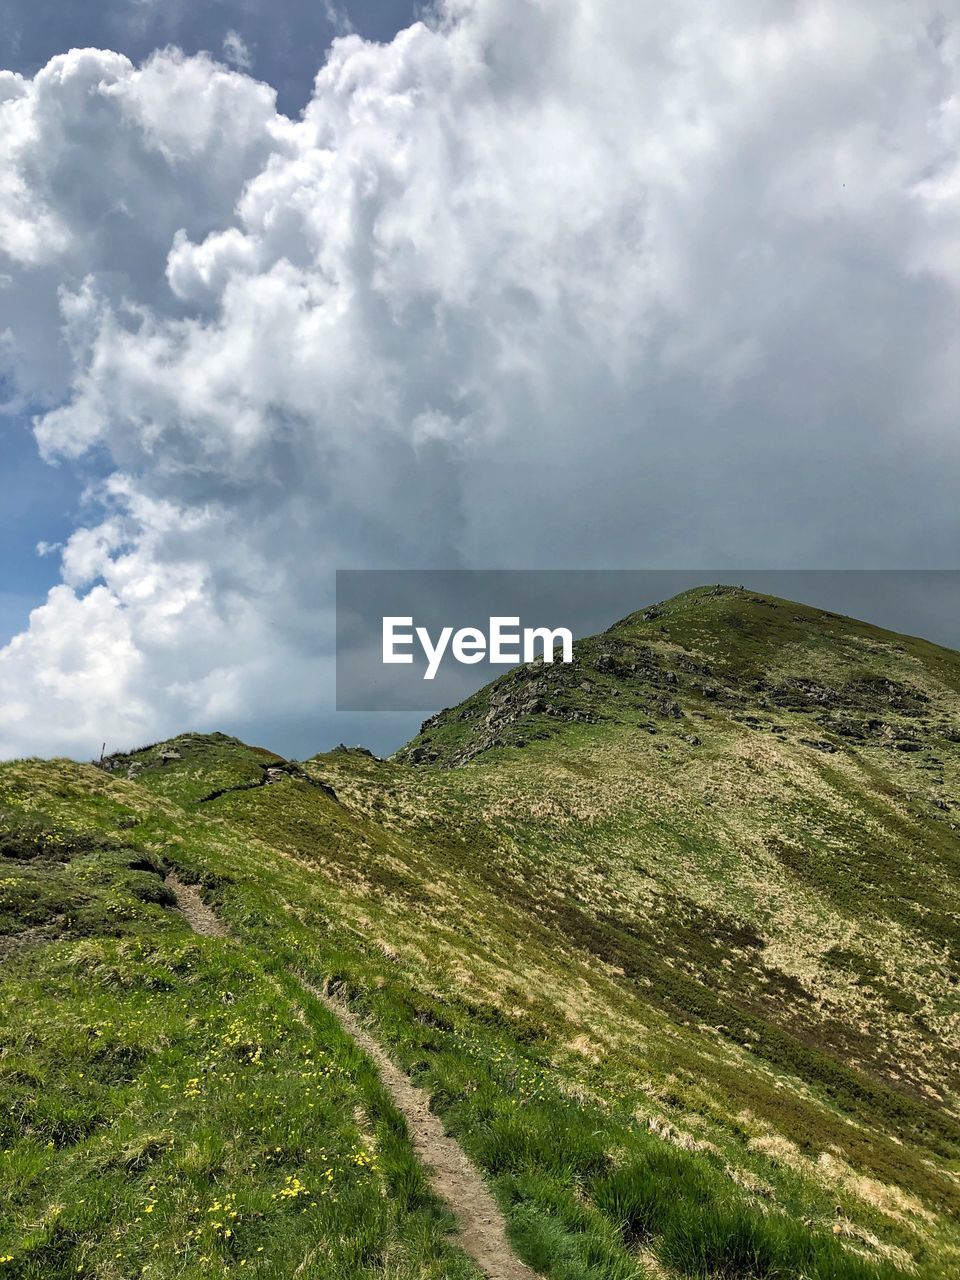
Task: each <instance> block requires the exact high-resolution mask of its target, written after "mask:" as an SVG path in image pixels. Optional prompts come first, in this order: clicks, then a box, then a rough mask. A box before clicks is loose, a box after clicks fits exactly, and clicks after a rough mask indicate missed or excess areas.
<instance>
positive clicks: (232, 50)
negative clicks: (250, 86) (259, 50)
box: [223, 27, 253, 71]
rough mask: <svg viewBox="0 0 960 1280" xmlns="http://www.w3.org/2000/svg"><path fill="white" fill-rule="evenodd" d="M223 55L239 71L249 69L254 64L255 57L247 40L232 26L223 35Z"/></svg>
mask: <svg viewBox="0 0 960 1280" xmlns="http://www.w3.org/2000/svg"><path fill="white" fill-rule="evenodd" d="M223 56H224V58H225V59H226V60H227V62H228V63H229V64H230V66H231V67H236V69H237V70H238V71H249V70H250V68H251V67H252V66H253V59H252V58H251V56H250V50H249V49H248V48H247V44H246V41H245V40H244V39H243V37H242V36H241V35H240V33H239V32H238V31H234V30H233V28H232V27H231V29H230V30H229V31H228V32H227V34H226V35H225V36H224V37H223Z"/></svg>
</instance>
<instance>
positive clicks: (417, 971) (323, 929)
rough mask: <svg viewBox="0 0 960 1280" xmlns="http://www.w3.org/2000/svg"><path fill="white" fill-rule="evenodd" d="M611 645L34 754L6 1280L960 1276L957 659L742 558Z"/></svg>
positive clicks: (10, 860) (10, 767)
mask: <svg viewBox="0 0 960 1280" xmlns="http://www.w3.org/2000/svg"><path fill="white" fill-rule="evenodd" d="M574 657H575V660H574V662H573V663H572V664H571V665H568V666H567V665H560V664H555V665H550V664H546V665H544V664H543V663H542V662H539V663H533V664H530V665H529V666H526V667H520V668H517V669H515V670H513V671H511V672H509V673H508V674H506V675H505V676H503V677H502V678H501V679H499V680H497V681H495V682H494V683H493V684H491V685H489V686H487V687H486V688H485V689H482V690H481V691H479V692H478V693H477V694H475V695H474V696H473V697H471V698H469V699H467V700H466V702H464V703H463V704H462V705H461V706H459V707H457V708H453V709H450V710H447V711H444V712H441V713H440V714H439V715H437V716H434V717H432V718H431V719H430V720H429V721H427V722H426V723H425V725H424V726H423V729H422V730H421V733H420V734H418V735H417V737H416V738H415V739H414V740H413V741H412V742H411V743H410V744H408V746H406V747H404V748H403V749H402V750H401V751H399V752H398V753H397V755H396V756H395V757H394V758H393V759H391V760H378V759H376V758H374V757H373V756H371V755H370V754H369V753H368V752H365V751H363V750H362V749H356V748H355V749H347V748H341V749H338V750H336V751H334V752H330V753H326V754H321V755H317V756H315V757H313V758H312V759H310V760H305V761H300V762H293V761H288V760H284V759H283V758H282V757H280V756H278V755H276V754H274V753H272V752H270V751H266V750H264V749H262V748H258V747H250V746H246V745H244V744H243V743H240V742H238V741H237V740H235V739H233V738H229V737H226V736H224V735H221V734H207V735H204V734H186V735H183V736H182V737H179V738H176V739H173V740H170V741H168V742H164V743H159V744H155V745H154V746H151V747H148V748H143V749H141V750H139V751H135V752H131V753H128V754H122V755H115V756H111V757H108V758H107V759H106V760H104V761H103V762H102V767H96V766H93V765H80V764H76V763H73V762H70V761H64V760H56V761H39V760H28V761H17V762H12V763H9V764H5V765H3V766H0V958H2V964H3V971H2V983H0V1001H2V1008H0V1095H2V1097H3V1099H4V1102H5V1103H6V1104H7V1105H6V1106H5V1107H4V1108H3V1109H2V1112H0V1127H2V1135H0V1137H2V1140H0V1188H2V1195H0V1205H2V1207H0V1258H3V1259H4V1261H3V1263H2V1267H3V1268H5V1269H4V1270H3V1271H2V1274H4V1275H7V1274H9V1275H10V1276H16V1277H31V1278H33V1277H37V1278H39V1277H44V1278H46V1277H66V1276H67V1275H70V1276H76V1275H78V1274H81V1275H90V1276H100V1277H104V1278H109V1280H114V1278H116V1280H120V1278H121V1277H123V1278H125V1277H128V1276H141V1275H144V1276H151V1277H167V1276H170V1277H173V1276H178V1277H179V1276H189V1277H194V1276H196V1277H199V1276H210V1275H217V1276H220V1275H231V1276H232V1275H241V1274H242V1275H260V1276H270V1277H274V1276H278V1277H279V1276H291V1277H292V1276H294V1275H304V1276H309V1277H330V1278H331V1280H333V1278H334V1277H336V1278H337V1280H340V1278H341V1277H360V1276H364V1277H367V1276H370V1277H373V1276H377V1277H389V1278H390V1280H412V1278H413V1277H455V1278H456V1277H463V1278H464V1280H466V1278H467V1277H477V1276H479V1275H481V1274H483V1273H484V1270H485V1271H486V1274H488V1275H490V1276H497V1275H503V1276H509V1277H514V1276H519V1275H521V1274H523V1275H531V1274H533V1272H537V1273H539V1274H540V1275H542V1276H550V1277H555V1278H556V1280H581V1278H584V1280H585V1278H589V1280H627V1278H628V1277H641V1276H650V1277H677V1278H680V1277H706V1276H710V1277H727V1278H732V1277H778V1280H779V1278H781V1277H793V1278H794V1280H800V1277H807V1278H811V1280H821V1278H822V1280H847V1278H856V1280H867V1278H868V1277H869V1278H871V1280H877V1278H879V1277H893V1276H898V1275H915V1276H919V1277H922V1278H927V1277H929V1278H930V1280H933V1278H935V1277H936V1278H938V1280H939V1278H940V1277H950V1276H954V1275H960V1229H958V1227H957V1222H958V1221H960V1112H958V1084H960V1070H958V1063H960V825H958V824H960V654H957V653H954V652H952V651H950V650H946V649H943V648H940V647H938V646H935V645H932V644H929V643H927V642H925V641H923V640H918V639H913V638H909V637H905V636H900V635H896V634H893V633H890V632H886V631H883V630H880V629H878V628H875V627H872V626H870V625H868V624H866V623H862V622H857V621H854V620H852V619H848V618H843V617H840V616H838V615H836V614H830V613H824V612H823V611H821V610H818V609H813V608H809V607H806V606H803V605H799V604H794V603H791V602H789V601H784V600H777V599H774V598H771V597H767V596H761V595H757V594H755V593H753V592H751V591H749V590H745V589H743V588H732V587H722V586H721V587H709V588H700V589H697V590H695V591H692V592H687V593H685V594H683V595H681V596H678V597H676V598H675V599H673V600H669V601H666V602H664V603H662V604H660V605H658V606H656V607H654V608H649V609H646V610H643V611H642V612H640V613H636V614H633V615H631V616H630V617H628V618H625V619H623V620H622V621H621V622H619V623H616V624H615V625H614V626H612V627H610V628H609V630H607V631H606V632H604V633H603V634H602V635H599V636H595V637H592V638H590V639H588V640H584V641H582V642H580V643H579V644H578V645H577V646H576V648H575V655H574ZM378 1069H379V1072H380V1074H379V1075H378V1074H377V1070H378ZM411 1085H412V1086H415V1087H414V1088H411ZM405 1090H406V1092H405ZM426 1099H428V1100H429V1107H430V1109H431V1112H432V1113H433V1115H435V1116H438V1117H440V1118H441V1119H442V1122H443V1126H444V1127H445V1129H446V1132H447V1134H448V1135H449V1136H448V1138H446V1139H445V1138H444V1137H443V1134H441V1133H439V1130H436V1131H433V1130H431V1129H430V1124H431V1122H432V1115H431V1114H429V1113H427V1112H426V1105H425V1102H423V1104H422V1105H421V1101H418V1100H426ZM418 1107H420V1110H421V1112H422V1113H423V1114H419V1113H418V1112H417V1108H418ZM431 1134H432V1136H431ZM445 1141H446V1142H452V1143H453V1144H454V1147H453V1148H451V1149H450V1150H452V1151H453V1154H452V1155H451V1154H450V1150H447V1149H446V1148H442V1146H441V1145H438V1144H442V1143H443V1142H445ZM431 1143H432V1144H433V1145H432V1146H431V1145H430V1144H431ZM457 1144H458V1145H457ZM445 1150H446V1155H444V1151H445ZM459 1152H462V1153H465V1156H466V1157H469V1162H472V1163H469V1162H468V1161H466V1160H465V1161H464V1164H463V1169H465V1170H466V1173H465V1174H463V1177H460V1174H458V1173H457V1168H456V1167H455V1166H457V1161H458V1160H460V1159H461V1158H462V1157H461V1156H460V1155H459V1154H458V1153H459ZM425 1161H426V1162H427V1163H425ZM428 1164H433V1165H434V1166H435V1167H436V1170H437V1172H436V1173H435V1174H431V1171H430V1169H429V1167H428ZM445 1170H446V1171H447V1173H446V1174H445V1172H444V1171H445ZM451 1170H452V1172H451ZM471 1170H478V1171H479V1176H477V1178H476V1183H477V1184H479V1185H475V1184H474V1183H472V1182H470V1177H471V1176H473V1175H472V1174H471ZM460 1173H463V1170H462V1169H461V1170H460ZM448 1175H449V1176H448ZM458 1178H459V1181H458ZM463 1178H466V1181H464V1180H463ZM481 1179H482V1181H481ZM487 1187H489V1188H490V1190H492V1192H493V1194H494V1196H495V1197H496V1201H497V1204H498V1206H499V1209H500V1210H502V1212H503V1215H504V1221H505V1227H506V1231H507V1232H508V1233H509V1239H510V1243H509V1244H507V1243H506V1236H504V1238H503V1240H501V1241H499V1242H498V1241H494V1245H493V1246H491V1244H490V1240H489V1239H486V1242H485V1243H484V1241H483V1240H481V1242H480V1245H477V1239H476V1238H475V1237H477V1236H478V1233H479V1236H483V1234H484V1232H485V1231H486V1232H488V1233H489V1231H491V1230H494V1229H495V1228H496V1226H497V1222H498V1221H499V1216H498V1210H497V1208H496V1207H495V1206H494V1205H493V1204H492V1202H489V1203H488V1202H487V1201H482V1200H481V1199H480V1197H482V1196H483V1195H486V1194H487V1193H486V1188H487ZM467 1201H470V1203H467ZM471 1205H472V1207H471ZM478 1206H482V1207H481V1208H478ZM451 1215H452V1216H451ZM471 1215H472V1216H471ZM457 1223H459V1228H460V1229H459V1231H457V1230H453V1231H452V1233H451V1228H454V1227H456V1225H457ZM491 1223H493V1224H494V1226H493V1227H492V1228H491V1227H490V1224H491ZM494 1246H495V1247H494ZM484 1249H486V1250H487V1251H486V1252H484ZM491 1249H492V1250H493V1251H492V1252H491ZM481 1268H482V1269H481ZM531 1269H532V1270H531Z"/></svg>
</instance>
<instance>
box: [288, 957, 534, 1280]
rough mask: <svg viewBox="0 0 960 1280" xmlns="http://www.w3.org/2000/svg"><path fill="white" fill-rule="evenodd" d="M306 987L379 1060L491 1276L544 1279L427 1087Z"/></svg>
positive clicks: (438, 1184) (436, 1181)
mask: <svg viewBox="0 0 960 1280" xmlns="http://www.w3.org/2000/svg"><path fill="white" fill-rule="evenodd" d="M303 988H304V990H305V991H309V993H310V994H311V995H312V996H315V997H316V998H317V999H318V1000H321V1001H322V1002H323V1003H324V1004H325V1005H326V1007H327V1008H328V1009H329V1010H330V1011H331V1012H332V1013H334V1014H335V1015H336V1016H337V1017H338V1018H339V1019H340V1022H341V1024H342V1026H343V1027H344V1029H345V1030H346V1031H347V1032H349V1034H350V1035H351V1036H352V1038H353V1039H354V1040H355V1041H356V1042H357V1044H358V1045H359V1046H360V1048H361V1049H362V1050H363V1052H364V1053H365V1054H366V1055H367V1057H368V1058H370V1059H372V1060H373V1062H374V1063H375V1064H376V1067H377V1071H378V1072H379V1074H380V1079H381V1080H382V1081H383V1084H384V1086H385V1088H386V1089H387V1092H388V1093H389V1094H390V1097H391V1098H392V1100H393V1104H394V1106H395V1107H396V1108H397V1110H398V1111H402V1112H403V1115H404V1117H405V1119H406V1121H407V1125H408V1126H409V1129H410V1137H411V1139H412V1140H413V1146H414V1149H415V1151H416V1153H417V1155H418V1156H419V1157H420V1159H421V1160H422V1161H423V1163H424V1164H425V1165H426V1166H427V1168H428V1169H429V1170H430V1172H431V1173H432V1175H433V1176H432V1178H431V1184H432V1186H433V1189H434V1191H435V1192H436V1193H437V1195H438V1196H439V1197H440V1198H441V1200H443V1201H444V1203H445V1204H446V1205H447V1206H448V1208H449V1209H450V1211H451V1212H452V1213H453V1215H454V1217H455V1218H456V1219H457V1224H458V1226H459V1228H460V1243H461V1245H462V1246H463V1249H464V1250H465V1252H466V1253H468V1254H469V1255H470V1257H471V1258H473V1260H474V1262H476V1263H477V1265H478V1266H479V1267H480V1268H481V1270H482V1271H483V1272H484V1273H485V1274H486V1275H487V1276H489V1277H490V1280H539V1277H538V1275H537V1273H536V1272H535V1271H533V1270H531V1269H530V1267H528V1266H527V1265H526V1264H525V1263H523V1262H521V1261H520V1259H519V1258H518V1257H517V1256H516V1254H515V1253H514V1252H513V1249H512V1248H511V1246H510V1241H509V1239H508V1237H507V1226H506V1222H505V1221H504V1217H503V1214H502V1213H501V1212H500V1209H499V1207H498V1205H497V1202H496V1201H495V1200H494V1198H493V1196H492V1195H491V1194H490V1192H489V1190H488V1189H487V1185H486V1183H485V1182H484V1180H483V1178H482V1177H481V1176H480V1173H479V1171H478V1169H477V1167H476V1165H474V1163H473V1161H472V1160H471V1159H470V1158H469V1156H467V1154H466V1152H465V1151H464V1150H463V1148H462V1147H461V1146H460V1144H459V1143H458V1142H457V1141H456V1139H455V1138H451V1137H449V1136H448V1135H447V1134H445V1133H444V1131H443V1125H442V1123H441V1121H440V1118H439V1116H436V1115H434V1113H433V1112H432V1111H431V1110H430V1101H429V1099H428V1097H427V1095H426V1094H425V1093H424V1092H423V1090H422V1089H418V1088H417V1086H416V1085H415V1084H413V1083H412V1082H411V1081H410V1078H409V1077H408V1076H407V1075H405V1074H404V1072H402V1071H401V1070H400V1069H399V1068H398V1067H396V1066H394V1064H393V1062H391V1060H390V1059H389V1058H388V1057H387V1055H386V1053H384V1051H383V1049H382V1047H381V1046H380V1045H379V1044H378V1043H377V1041H376V1040H374V1038H373V1036H371V1035H370V1033H369V1031H367V1030H366V1029H365V1028H364V1027H363V1026H362V1024H361V1023H360V1022H359V1020H358V1019H357V1017H356V1016H355V1015H354V1014H353V1013H352V1012H351V1011H350V1010H349V1009H348V1008H347V1007H346V1005H343V1004H341V1003H340V1001H339V1000H336V999H334V998H333V996H330V995H327V994H325V993H324V992H323V991H318V990H317V988H316V987H313V986H311V985H310V984H309V983H308V982H304V983H303Z"/></svg>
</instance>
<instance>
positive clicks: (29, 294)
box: [0, 0, 960, 751]
mask: <svg viewBox="0 0 960 1280" xmlns="http://www.w3.org/2000/svg"><path fill="white" fill-rule="evenodd" d="M957 49H958V41H957V33H956V30H955V29H954V27H953V26H952V25H949V24H947V23H945V22H944V21H942V20H941V21H939V22H938V12H937V8H936V6H935V5H933V4H930V5H929V6H928V5H926V4H917V5H913V6H906V7H905V6H901V5H898V4H894V3H892V0H891V2H890V3H882V2H881V3H880V4H879V5H878V4H877V3H876V0H871V2H870V3H869V4H868V3H867V2H866V0H863V3H857V4H850V5H846V6H843V7H842V9H841V8H838V7H837V6H836V5H831V4H826V3H825V2H823V3H820V2H817V0H798V3H796V4H792V5H789V6H778V7H776V8H766V9H764V8H758V7H757V6H756V5H755V4H753V3H748V0H740V2H738V0H730V2H729V3H726V4H724V5H723V6H720V7H716V6H714V7H712V8H709V9H705V8H704V7H703V6H702V5H696V4H694V3H692V0H690V2H689V3H680V4H677V5H673V6H669V7H667V8H663V7H661V8H659V9H657V8H651V7H650V6H638V5H636V4H634V3H632V0H557V2H556V3H554V4H551V5H542V4H539V3H534V0H521V2H520V3H518V2H517V0H448V3H447V4H446V6H445V8H444V9H443V11H442V12H441V13H440V14H439V15H438V16H437V17H436V19H435V20H434V22H433V24H432V25H430V26H428V25H424V24H417V25H415V26H414V27H412V28H410V29H409V30H408V31H405V32H402V33H401V34H400V35H398V36H397V37H396V39H395V40H394V41H393V42H392V43H390V44H387V45H374V44H367V43H365V42H364V41H362V40H361V39H360V38H359V37H357V36H346V37H345V38H343V39H340V40H338V41H337V42H335V44H334V46H333V48H332V50H331V52H330V54H329V57H328V60H327V62H326V63H325V65H324V66H323V67H322V68H321V69H320V71H319V74H318V76H317V81H316V87H315V93H314V98H313V100H312V102H311V103H310V105H309V107H308V108H307V110H306V111H305V113H304V116H303V118H302V120H300V121H297V122H294V121H291V120H288V119H286V118H285V117H283V116H279V115H277V114H276V111H275V107H274V102H273V98H272V95H271V92H270V90H269V89H268V88H267V87H266V86H264V85H262V84H259V83H257V82H255V81H254V80H252V79H250V78H249V77H247V76H245V75H242V74H238V73H237V72H236V71H229V70H226V69H225V68H224V67H222V66H219V65H217V64H216V63H214V62H212V61H211V60H210V59H209V58H206V57H197V58H184V57H183V56H182V55H180V54H178V53H177V52H176V51H173V50H168V51H164V52H161V53H158V54H157V55H155V56H154V57H153V58H152V59H151V60H150V61H149V62H148V63H147V64H145V65H144V67H142V68H135V67H133V66H132V65H131V64H130V63H129V62H128V61H127V60H126V59H124V58H121V57H119V56H118V55H116V54H109V53H102V52H97V51H90V50H87V51H78V52H73V53H71V54H69V55H64V56H63V57H62V58H58V59H54V60H53V62H51V63H50V64H49V65H48V66H47V67H45V68H44V69H43V70H42V71H41V72H39V73H38V75H37V76H36V77H35V78H34V79H33V80H31V81H26V80H21V79H19V78H17V77H12V78H11V77H7V78H6V79H0V90H2V92H0V99H4V98H5V100H4V101H2V102H0V140H2V141H0V235H2V243H3V245H4V248H5V252H6V257H7V259H8V261H7V262H5V263H0V268H2V270H3V273H4V274H5V275H9V276H10V277H11V284H10V285H9V287H7V288H6V289H4V290H2V291H0V332H2V331H3V330H4V329H7V330H9V333H10V337H9V339H8V340H7V341H6V342H5V344H4V346H3V349H2V350H3V358H4V360H5V361H6V362H7V365H8V367H9V372H10V375H11V376H13V377H15V378H16V379H17V385H18V389H19V394H20V402H21V403H23V402H24V401H26V400H32V401H33V402H34V403H40V404H41V405H42V409H41V412H40V414H39V416H38V420H37V427H36V430H37V437H38V441H39V444H40V447H41V448H42V450H43V451H44V453H45V454H46V455H47V456H48V457H50V458H67V459H72V458H77V457H81V456H84V455H86V454H88V453H89V452H90V451H92V450H97V451H100V453H101V454H102V455H103V456H105V457H107V458H108V459H110V460H111V469H112V476H111V478H110V479H109V480H108V481H107V482H106V483H105V484H104V485H103V487H102V490H101V491H99V493H98V494H96V495H94V498H95V500H96V502H97V503H98V504H99V509H100V510H101V511H102V516H101V518H100V519H98V520H97V521H92V522H91V524H90V527H88V528H79V529H77V531H76V532H75V533H74V535H73V536H72V537H71V538H70V540H69V541H68V543H67V545H66V547H65V549H64V552H63V566H64V585H63V586H61V587H58V588H57V589H56V591H55V592H53V593H51V597H50V600H49V601H48V603H47V604H46V605H44V606H43V607H42V608H41V609H40V610H38V611H36V612H35V613H34V614H33V615H32V617H31V620H30V624H29V629H28V630H26V631H25V632H24V633H23V634H22V635H21V636H18V637H17V638H16V640H15V641H14V642H13V643H12V644H11V645H9V646H8V647H7V648H6V649H5V650H2V651H0V739H2V742H0V749H3V750H7V751H12V750H16V749H28V748H29V749H37V750H40V749H42V750H48V749H50V748H51V747H52V746H56V745H61V746H63V747H65V748H67V749H71V750H81V745H80V744H86V743H87V741H88V738H89V736H90V732H91V726H93V725H96V726H99V725H100V724H101V723H103V724H104V729H103V733H106V732H107V730H108V729H109V730H110V734H113V735H116V736H118V737H123V736H124V735H126V736H127V737H128V738H135V737H137V736H138V735H143V736H148V737H149V736H153V735H154V734H155V733H156V732H157V731H158V730H159V729H161V728H162V730H163V731H164V732H166V731H169V730H171V729H173V728H177V727H185V726H186V725H187V724H188V723H190V722H204V723H206V722H209V721H210V719H211V718H212V717H215V716H217V715H224V714H228V713H229V709H230V708H234V709H237V708H242V709H245V710H246V712H247V713H248V718H255V716H256V715H257V714H258V712H259V711H265V710H270V711H271V712H272V711H275V710H276V709H277V708H278V707H280V708H282V707H283V706H285V705H289V706H295V705H297V704H303V703H304V700H305V699H306V700H307V701H308V702H309V700H310V699H311V697H312V699H313V705H316V706H317V707H320V706H322V705H323V704H324V699H326V698H327V697H328V694H329V672H328V670H327V666H326V663H325V660H324V659H323V658H322V657H320V656H318V655H322V654H323V653H324V652H326V646H328V645H329V622H330V620H329V604H330V596H331V591H332V578H331V573H332V569H333V568H334V567H337V566H343V565H356V564H382V565H389V564H394V565H413V564H418V565H423V564H450V563H464V564H471V565H489V564H510V563H513V564H520V565H529V564H537V563H541V564H564V565H568V566H576V565H583V564H590V563H594V564H601V565H614V564H636V563H646V564H656V563H662V564H663V563H674V564H675V563H678V562H680V563H683V562H685V563H687V564H695V563H696V562H697V561H701V562H704V561H706V560H708V559H709V560H712V561H716V560H717V559H718V558H727V559H730V560H732V561H739V562H741V563H742V562H744V561H751V560H752V561H755V562H759V561H766V562H770V561H776V560H780V561H782V562H786V563H794V564H796V563H816V562H817V561H819V562H823V563H833V564H836V563H857V562H860V563H863V562H874V563H890V564H892V563H909V562H910V561H911V560H914V561H916V560H922V559H925V560H927V561H930V562H934V561H937V560H940V559H946V558H948V557H949V556H950V555H951V554H952V552H953V551H954V550H955V538H956V532H957V526H956V516H955V483H953V482H951V480H950V476H951V475H952V476H953V477H954V480H955V477H956V467H957V461H958V459H957V441H956V433H955V424H954V417H953V414H952V409H951V405H953V406H955V403H956V398H955V394H954V393H955V391H956V381H955V378H956V375H955V373H954V372H953V370H954V369H955V368H956V361H955V359H954V358H953V357H954V356H955V343H956V340H955V337H954V328H955V322H954V316H955V307H956V290H957V286H958V267H957V255H956V250H957V245H956V237H955V234H954V221H955V220H951V208H952V205H951V201H952V200H953V197H954V194H955V190H956V186H957V172H958V145H957V144H958V140H960V139H958V129H960V121H958V113H957V109H956V102H957V101H958V99H960V93H958V56H957ZM234 61H235V62H236V59H234ZM237 65H240V64H239V63H237ZM878 509H882V510H883V512H884V520H883V521H882V522H880V521H877V520H876V511H877V510H878ZM907 531H908V532H907ZM87 617H89V619H90V626H89V627H88V626H87V625H86V623H85V621H84V619H85V618H87ZM114 649H115V650H116V653H117V661H116V662H115V663H111V662H110V659H109V654H110V653H111V652H112V651H113V650H114ZM104 655H106V657H104ZM105 667H106V668H107V669H108V670H109V675H107V674H104V668H105ZM70 672H72V673H74V675H75V676H76V678H75V679H73V678H68V674H65V673H70ZM98 682H99V683H98ZM311 689H313V690H314V691H315V692H314V693H313V694H311V693H310V690H311ZM305 691H306V692H305ZM94 712H95V713H96V714H94ZM91 716H93V718H92V719H91ZM98 717H99V718H98ZM100 733H101V730H100V728H99V727H97V728H95V730H94V737H96V736H98V735H99V734H100ZM108 736H109V735H108ZM83 749H84V750H89V748H87V747H86V746H85V745H84V746H83Z"/></svg>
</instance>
